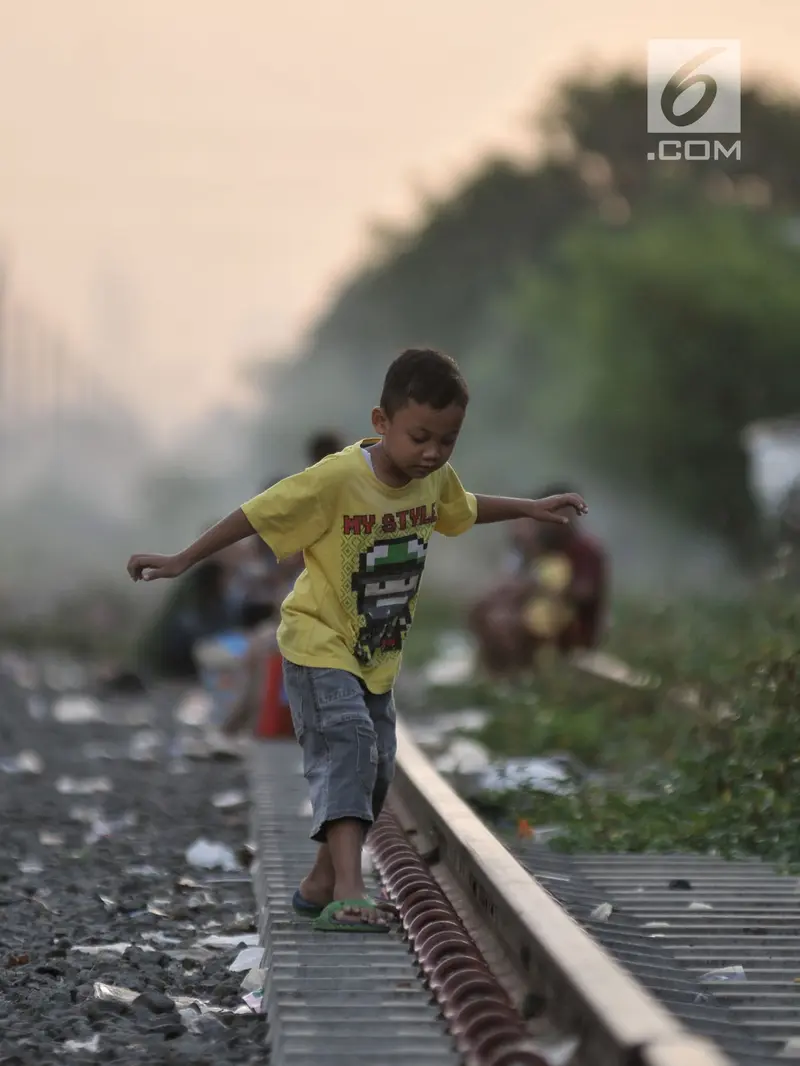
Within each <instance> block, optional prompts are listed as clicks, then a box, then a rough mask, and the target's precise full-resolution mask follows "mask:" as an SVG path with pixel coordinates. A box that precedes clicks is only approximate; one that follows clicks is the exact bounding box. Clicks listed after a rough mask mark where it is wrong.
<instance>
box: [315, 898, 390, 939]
mask: <svg viewBox="0 0 800 1066" xmlns="http://www.w3.org/2000/svg"><path fill="white" fill-rule="evenodd" d="M345 907H352V908H354V909H355V908H356V907H357V908H358V909H359V910H362V911H363V910H374V911H376V912H377V913H378V914H384V916H385V913H386V912H385V911H384V910H383V908H381V907H380V906H378V905H377V904H376V903H375V902H374V900H366V899H336V900H334V901H333V903H329V904H328V906H327V907H326V908H325V910H324V911H323V912H322V913H321V914H320V915H319V917H317V918H315V919H314V921H313V922H312V923H311V925H312V927H313V928H314V929H316V931H317V932H318V933H388V932H389V923H388V922H386V921H384V922H348V921H340V920H338V919H337V918H336V915H337V914H339V913H340V912H341V911H343V910H344V909H345Z"/></svg>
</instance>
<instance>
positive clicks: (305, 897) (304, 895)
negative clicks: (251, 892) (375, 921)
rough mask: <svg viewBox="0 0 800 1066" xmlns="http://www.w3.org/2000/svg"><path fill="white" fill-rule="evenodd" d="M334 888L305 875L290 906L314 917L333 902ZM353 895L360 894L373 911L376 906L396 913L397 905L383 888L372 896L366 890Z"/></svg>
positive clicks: (381, 909) (388, 912) (384, 911)
mask: <svg viewBox="0 0 800 1066" xmlns="http://www.w3.org/2000/svg"><path fill="white" fill-rule="evenodd" d="M334 890H335V886H333V885H330V886H328V885H325V884H323V883H322V882H318V881H313V880H312V879H311V878H310V877H306V878H304V879H303V880H302V881H301V882H300V887H299V888H298V890H297V891H296V892H295V894H294V896H293V897H292V907H293V908H294V910H295V912H296V913H297V914H302V915H304V916H307V917H309V918H316V917H317V916H318V915H319V914H321V913H322V912H323V911H324V910H325V908H326V907H327V906H329V905H330V904H331V903H333V902H334V899H335V896H334ZM355 896H356V898H358V897H359V896H360V897H361V898H362V899H363V900H364V904H365V906H367V907H371V908H372V910H373V911H374V910H375V909H376V908H377V910H378V911H380V912H382V913H383V914H388V915H390V916H396V915H397V907H396V906H395V905H394V904H393V903H392V901H391V900H390V899H389V897H388V896H387V895H386V893H385V891H384V890H383V889H380V890H379V891H378V892H376V893H375V895H374V896H369V895H368V894H367V893H366V892H365V893H363V894H361V893H357V894H355Z"/></svg>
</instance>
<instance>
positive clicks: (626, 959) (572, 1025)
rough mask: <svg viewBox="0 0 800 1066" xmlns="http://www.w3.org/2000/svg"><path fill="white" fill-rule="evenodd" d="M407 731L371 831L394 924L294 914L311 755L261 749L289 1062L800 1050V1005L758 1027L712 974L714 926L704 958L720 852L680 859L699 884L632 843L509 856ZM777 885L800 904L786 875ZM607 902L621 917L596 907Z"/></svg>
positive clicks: (532, 1061) (275, 998) (261, 801)
mask: <svg viewBox="0 0 800 1066" xmlns="http://www.w3.org/2000/svg"><path fill="white" fill-rule="evenodd" d="M398 734H399V735H398V769H397V775H396V779H395V782H394V785H393V787H392V792H391V795H390V801H389V804H388V809H387V810H386V812H385V813H384V814H383V815H382V816H381V819H380V820H379V822H378V824H377V825H376V826H375V827H374V829H373V831H372V833H371V835H370V841H369V844H370V854H371V856H372V861H373V863H374V872H373V876H374V877H375V878H376V880H377V879H378V878H380V881H381V882H382V883H383V885H384V886H385V887H386V889H387V890H388V892H389V895H390V897H391V898H392V899H393V900H394V901H395V903H396V904H397V906H398V909H399V918H400V921H399V924H398V925H397V927H396V928H395V929H394V930H393V931H392V932H391V933H390V934H388V935H386V936H377V935H374V934H372V935H361V934H346V935H344V934H334V935H331V936H324V935H322V934H318V933H314V932H313V931H312V929H311V927H310V924H309V923H308V921H307V920H304V919H302V918H298V917H296V916H295V915H294V914H293V913H292V911H291V909H290V899H291V895H292V892H293V891H294V888H295V887H296V885H297V882H298V880H299V879H300V877H301V876H302V874H303V873H304V871H305V868H306V867H307V865H308V862H309V858H310V856H311V854H312V853H313V847H314V845H313V844H312V843H311V842H310V841H309V839H308V826H309V818H310V812H309V811H308V810H307V806H306V801H305V797H306V792H305V782H304V780H303V778H302V772H301V768H300V763H299V752H298V750H297V748H296V746H295V745H294V744H293V743H291V742H283V741H266V742H262V743H260V744H258V745H255V746H254V747H253V749H252V752H251V754H250V756H249V777H250V782H251V793H252V798H253V830H254V837H255V839H256V842H257V848H258V859H257V863H256V868H255V873H254V889H255V893H256V898H257V901H258V907H259V914H260V924H259V929H260V933H261V939H262V943H263V945H264V949H265V958H264V968H265V972H266V977H265V989H264V1004H265V1009H266V1012H267V1018H268V1022H269V1034H270V1045H271V1051H270V1056H271V1061H272V1063H273V1064H275V1066H284V1064H286V1066H293V1064H298V1066H299V1064H301V1063H308V1064H310V1063H319V1064H320V1066H345V1064H347V1066H350V1064H352V1066H358V1064H366V1063H371V1064H375V1066H380V1064H386V1066H390V1064H398V1066H400V1064H404V1066H405V1064H408V1066H411V1064H414V1066H427V1064H428V1063H430V1064H431V1066H433V1064H439V1063H442V1064H445V1063H447V1064H450V1063H453V1064H456V1063H466V1064H468V1066H544V1064H546V1066H567V1064H570V1066H584V1064H585V1066H616V1064H619V1066H622V1064H625V1066H733V1064H734V1063H737V1062H738V1063H742V1064H743V1066H744V1064H746V1066H761V1064H763V1063H766V1062H769V1061H772V1060H773V1057H774V1055H775V1053H776V1052H782V1053H791V1048H792V1033H793V1032H794V1030H795V1028H797V1029H798V1030H799V1031H800V1012H798V1014H797V1016H796V1017H797V1026H795V1024H794V1023H793V1022H791V1023H788V1024H787V1025H786V1026H781V1025H780V1024H778V1022H777V1021H776V1022H775V1023H774V1025H773V1030H772V1032H771V1034H770V1036H769V1038H767V1039H763V1036H764V1034H763V1033H759V1032H757V1031H756V1029H753V1028H748V1026H747V1024H743V1023H747V1022H749V1020H750V1014H749V1013H748V1011H749V1010H750V1008H751V1007H752V1011H754V1012H755V1014H756V1015H757V1014H758V1009H757V1003H755V1004H753V1003H752V1002H751V1001H750V1000H748V999H747V997H746V995H745V996H742V989H743V988H744V984H739V985H738V987H737V988H734V983H731V984H730V985H724V986H722V985H719V986H716V988H722V989H723V990H724V994H725V997H729V996H731V995H733V997H734V999H735V998H736V995H737V994H738V996H739V997H740V999H739V1000H737V1003H736V1004H735V1005H734V1004H733V1003H732V1001H731V1002H729V1001H728V999H727V998H725V997H719V998H720V999H723V998H725V1002H717V1000H718V996H717V992H716V991H715V986H712V985H710V984H709V983H708V982H706V983H703V982H702V981H701V980H699V978H700V977H702V976H703V974H704V973H706V972H707V971H708V970H711V969H713V968H715V964H718V966H723V965H727V964H728V961H727V960H728V958H729V957H730V952H731V951H732V950H733V948H732V947H731V945H728V946H727V947H726V948H725V950H723V944H722V943H720V944H717V943H716V941H708V940H703V941H702V943H703V944H705V945H707V947H706V948H704V949H703V950H701V951H699V952H698V950H697V948H696V943H695V942H696V940H697V938H696V936H695V935H694V932H693V931H694V930H697V931H699V932H702V930H703V929H704V928H705V926H704V924H703V922H702V921H701V922H698V921H697V920H696V919H697V918H698V916H699V917H700V918H704V919H705V923H706V925H707V924H708V913H709V912H708V911H694V910H692V911H689V910H687V909H686V908H687V906H688V904H689V903H690V902H692V901H693V900H695V894H696V892H699V894H700V895H703V896H705V897H707V898H708V899H711V898H717V897H718V896H719V892H716V889H717V887H718V883H719V882H720V879H722V880H724V878H725V877H726V876H728V874H726V872H725V870H726V868H725V867H724V864H719V863H718V864H717V865H716V866H713V868H712V866H708V865H706V866H705V867H703V862H704V860H703V859H697V860H694V859H687V858H683V859H681V860H680V861H679V860H678V859H675V860H674V862H675V867H674V870H675V871H677V874H678V875H679V879H681V880H686V881H687V882H688V883H689V884H690V885H691V887H690V888H689V889H688V890H683V892H682V893H681V890H675V889H672V890H670V889H669V888H668V884H669V882H670V881H672V880H675V879H676V877H675V876H674V875H673V874H669V870H668V869H667V866H668V860H666V859H663V858H662V859H661V860H660V863H661V865H660V866H659V865H658V864H655V865H653V864H652V863H651V867H650V872H649V873H648V872H647V870H645V869H644V868H639V867H636V868H633V867H632V866H631V862H632V860H631V859H626V857H624V856H620V857H618V858H619V859H620V860H621V862H620V863H619V864H617V865H616V866H615V864H614V860H615V858H617V857H613V856H612V857H608V856H606V857H603V860H602V862H600V861H599V860H598V862H599V865H598V862H595V863H594V865H593V863H592V860H591V859H589V858H582V859H580V860H566V859H564V858H563V857H561V856H556V855H553V854H551V853H550V852H548V851H547V849H545V848H541V847H531V848H526V849H524V850H522V851H520V852H519V853H518V854H516V855H515V854H512V853H511V851H509V850H508V849H507V848H506V847H505V846H504V845H503V843H501V841H500V840H498V839H497V838H496V837H495V836H494V835H493V833H492V832H491V831H490V830H489V829H488V828H487V827H486V826H485V825H484V824H483V823H482V822H481V821H480V820H479V819H478V818H477V817H476V816H475V814H474V813H473V812H472V811H471V809H470V808H469V807H468V806H467V805H466V804H465V803H464V802H463V801H462V800H461V799H460V798H459V797H458V796H457V795H456V794H455V792H454V791H453V790H452V788H451V787H450V786H449V785H448V784H447V783H446V782H445V781H444V780H443V779H442V778H441V777H440V776H439V775H438V774H437V773H436V771H435V770H434V769H433V767H432V766H431V764H430V762H429V761H428V759H427V758H426V757H425V756H424V755H423V753H422V752H421V751H420V749H419V748H418V747H417V745H416V744H415V743H414V741H413V739H412V736H411V734H410V732H409V730H408V728H407V727H406V726H405V725H404V724H402V723H401V724H400V725H399V727H398ZM626 862H627V865H626ZM603 864H605V865H603ZM701 868H703V869H705V870H706V871H707V874H708V876H705V875H704V874H703V873H702V872H701ZM754 870H756V867H755V866H754V865H752V864H750V865H749V866H748V873H746V874H742V873H741V871H739V870H737V872H736V873H733V874H731V877H732V880H731V882H730V883H731V885H732V886H733V888H732V890H731V901H732V900H733V899H734V898H735V896H736V893H737V891H739V892H740V891H741V878H742V877H744V878H745V880H747V879H748V878H752V882H751V883H752V884H753V885H754V886H755V888H756V889H758V888H760V887H761V885H762V884H764V883H765V882H764V881H762V880H761V879H760V878H766V879H768V878H769V877H772V876H775V875H772V874H771V873H763V874H759V873H755V874H754V873H753V871H754ZM668 874H669V876H668ZM737 878H739V879H740V880H739V881H738V882H737V880H736V879H737ZM642 884H645V886H646V887H645V889H644V891H641V892H640V891H639V890H640V888H641V886H642ZM792 885H794V882H792ZM647 886H649V887H652V888H653V889H654V891H653V894H652V895H651V896H649V895H648V887H647ZM695 886H696V887H695ZM737 886H738V888H737ZM661 889H663V891H661ZM712 889H713V890H714V891H713V892H712ZM721 891H722V892H723V894H724V892H725V891H727V890H725V889H722V890H721ZM774 891H775V892H776V893H778V895H779V896H780V898H781V899H784V898H785V892H786V891H788V888H785V889H775V890H774ZM715 893H716V895H715ZM781 893H783V895H781ZM666 894H668V895H666ZM665 895H666V898H665ZM725 898H726V899H727V898H728V896H725ZM739 898H740V902H742V903H743V902H744V900H743V899H742V897H741V895H740V897H739ZM631 900H632V901H633V902H632V903H631ZM798 900H800V895H799V896H798ZM697 901H698V902H703V901H702V900H697ZM604 902H609V903H611V915H610V916H609V917H608V919H607V920H606V921H601V920H599V919H597V918H593V917H591V916H592V915H593V914H596V907H597V905H598V904H601V903H604ZM673 908H675V909H676V911H675V913H673ZM607 909H608V908H606V910H607ZM678 912H679V914H678ZM719 913H720V914H723V913H724V909H723V910H721V911H720V912H719ZM652 915H656V917H651V916H652ZM678 917H680V919H681V921H677V918H678ZM715 918H716V913H715ZM758 920H759V921H761V920H762V919H761V918H759V919H758ZM652 922H657V923H658V928H657V929H656V928H654V927H653V925H652ZM671 922H675V926H674V928H675V932H674V934H672V933H670V932H669V929H671V928H672V925H671V924H670V923H671ZM648 923H649V924H648ZM664 923H667V924H666V925H665V924H664ZM709 935H712V936H713V934H709ZM724 935H725V934H723V938H724ZM742 935H744V934H742ZM768 935H769V934H768V933H764V936H768ZM765 950H766V949H765ZM687 955H688V959H687ZM687 961H688V962H689V963H691V962H692V961H694V966H692V965H688V966H687V965H686V963H687ZM717 968H718V967H717ZM700 971H702V973H701V972H700ZM798 973H800V959H798ZM796 987H797V986H795V988H796ZM729 990H732V992H729ZM792 993H793V990H792V989H791V988H789V989H788V990H787V995H788V996H790V997H791V996H792ZM737 1007H738V1011H737ZM742 1008H744V1010H742ZM779 1015H780V1012H779ZM738 1017H741V1018H742V1024H740V1022H739V1021H737V1018H738Z"/></svg>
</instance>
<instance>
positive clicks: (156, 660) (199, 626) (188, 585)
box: [138, 559, 238, 679]
mask: <svg viewBox="0 0 800 1066" xmlns="http://www.w3.org/2000/svg"><path fill="white" fill-rule="evenodd" d="M226 586H227V574H226V569H225V566H224V565H223V564H222V563H221V562H220V561H219V560H216V559H207V560H206V561H205V562H204V563H202V564H201V565H200V566H198V567H196V568H195V570H194V571H190V572H189V573H188V574H186V575H185V577H183V578H181V580H180V581H178V582H176V584H175V585H174V586H173V587H172V588H171V589H170V594H169V595H167V597H166V598H165V601H164V603H163V604H162V606H161V610H160V611H159V613H158V616H157V617H156V620H155V623H154V624H153V625H152V626H151V627H150V629H149V630H148V631H146V632H145V634H144V636H143V638H142V640H141V642H140V644H139V649H138V660H139V663H140V665H141V667H142V670H143V672H144V673H145V674H147V675H150V676H156V677H169V678H175V679H190V678H196V677H197V669H196V666H195V662H194V658H193V655H192V649H193V648H194V645H195V643H196V642H197V641H199V640H204V639H206V638H208V637H213V636H216V635H217V634H218V633H221V632H224V631H225V630H228V629H231V628H232V627H233V626H235V625H236V624H237V622H238V612H237V611H236V609H234V608H232V606H231V603H230V600H229V597H228V594H227V587H226Z"/></svg>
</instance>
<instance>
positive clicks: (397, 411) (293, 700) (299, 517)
mask: <svg viewBox="0 0 800 1066" xmlns="http://www.w3.org/2000/svg"><path fill="white" fill-rule="evenodd" d="M468 401H469V393H468V391H467V385H466V382H465V381H464V379H463V378H462V376H461V373H460V372H459V369H458V367H457V365H456V364H455V362H454V361H453V360H452V359H450V358H449V357H448V356H446V355H442V354H441V353H440V352H436V351H432V350H430V349H409V350H407V351H405V352H403V353H402V355H400V356H399V357H398V358H397V359H395V361H394V362H393V363H392V365H391V366H390V367H389V370H388V372H387V374H386V378H385V381H384V385H383V391H382V393H381V399H380V406H379V407H376V408H375V409H374V410H373V412H372V424H373V427H374V428H375V431H376V433H377V436H376V437H372V438H369V439H367V440H362V441H359V442H357V443H356V444H352V445H350V446H349V447H347V448H345V449H344V450H343V451H341V452H339V453H338V454H336V455H331V456H329V457H328V458H326V459H323V460H322V462H320V463H317V464H316V465H315V466H312V467H309V468H308V469H307V470H304V471H303V472H302V473H300V474H295V475H294V476H293V477H289V478H286V479H285V480H283V481H281V482H279V483H278V484H277V485H274V486H272V487H271V488H270V489H268V490H267V491H266V492H263V493H261V495H260V496H256V497H255V499H253V500H250V501H249V502H248V503H245V504H244V505H243V506H242V507H241V508H240V509H239V510H237V511H234V512H233V513H232V514H230V515H228V517H227V518H225V519H223V520H222V521H221V522H220V523H218V524H217V525H216V526H214V528H213V529H210V530H208V531H207V532H206V533H204V534H203V535H202V536H201V537H200V538H199V539H198V540H197V541H195V543H194V544H192V545H191V546H190V547H189V548H186V549H185V550H184V551H182V552H180V553H178V554H177V555H134V556H132V557H131V559H130V561H129V562H128V572H129V574H130V576H131V577H132V578H133V580H134V581H138V580H140V579H142V578H143V579H144V580H146V581H149V580H153V579H155V578H160V577H176V576H177V575H178V574H181V573H183V572H184V571H185V570H186V569H188V568H189V567H190V566H194V565H195V564H197V563H198V562H200V561H201V560H202V559H205V558H207V557H208V556H209V555H212V554H214V553H215V552H217V551H219V550H220V549H221V548H224V547H226V546H227V545H229V544H233V543H235V542H236V541H239V540H241V539H243V538H244V537H249V536H251V535H252V534H253V533H258V534H259V535H260V536H261V537H262V538H263V539H264V540H265V541H266V542H267V543H268V544H269V546H270V548H271V549H272V550H273V551H274V552H275V554H276V555H277V556H278V557H279V558H284V557H286V556H289V555H291V554H292V553H293V552H297V551H302V552H303V553H304V557H305V564H306V569H305V570H304V571H303V573H302V574H301V575H300V577H299V578H298V580H297V583H296V585H295V587H294V589H293V591H292V593H291V594H290V595H289V596H288V597H287V599H286V600H285V601H284V604H283V609H282V621H281V626H280V629H279V631H278V643H279V645H280V649H281V653H282V654H283V658H284V677H285V682H286V691H287V694H288V697H289V703H290V706H291V711H292V719H293V722H294V727H295V731H296V733H297V738H298V740H299V742H300V744H301V746H302V749H303V760H304V765H305V774H306V778H307V780H308V782H309V785H310V790H311V803H312V809H313V824H312V832H311V836H312V839H313V840H316V841H317V842H318V843H319V845H320V846H319V850H318V852H317V858H316V861H315V863H314V866H313V868H312V870H311V871H310V873H309V874H308V876H307V877H306V878H305V879H304V881H303V882H302V884H301V885H300V888H299V890H298V892H297V893H296V894H295V899H294V905H295V909H297V910H301V911H303V912H305V913H309V914H312V913H313V914H316V915H317V917H316V920H315V923H314V925H315V928H317V929H320V930H324V931H333V930H339V931H347V932H351V931H357V932H361V931H364V932H366V931H370V932H385V931H386V930H387V928H388V924H387V918H386V915H385V913H384V912H383V910H382V908H381V906H380V904H379V903H377V902H376V901H375V900H372V899H370V898H369V896H368V895H367V892H366V888H365V886H364V881H363V877H362V874H361V848H362V845H363V842H364V836H365V832H366V830H367V829H368V828H369V826H370V825H371V824H372V823H373V821H374V820H375V819H376V818H377V816H378V814H379V813H380V810H381V808H382V806H383V802H384V800H385V799H386V794H387V792H388V789H389V784H390V782H391V780H392V776H393V772H394V757H395V750H396V739H395V721H396V719H395V709H394V702H393V699H392V685H393V682H394V678H395V675H396V673H397V670H398V668H399V665H400V652H401V649H402V645H403V641H404V639H405V636H406V634H407V632H408V630H409V628H410V626H411V621H412V617H413V614H414V608H415V606H416V600H417V593H418V590H419V584H420V579H421V577H422V571H423V568H424V566H425V560H426V556H427V550H428V542H429V540H430V537H431V534H432V533H433V532H434V530H436V531H437V532H439V533H443V534H444V535H445V536H451V537H453V536H458V535H459V534H461V533H465V532H466V531H467V530H468V529H470V528H471V527H472V525H473V524H474V523H475V522H482V523H483V522H503V521H511V520H513V519H516V518H533V519H537V520H539V521H543V522H553V523H557V524H564V523H566V522H567V521H568V519H567V518H566V517H564V516H563V515H562V514H561V513H560V512H562V511H564V510H565V509H567V508H572V509H574V510H575V511H576V512H577V513H578V514H585V513H586V510H587V508H586V504H585V503H584V501H583V499H582V498H581V497H580V496H578V495H576V494H575V493H567V494H564V495H560V496H553V497H549V498H547V499H543V500H516V499H507V498H503V497H500V496H474V495H472V494H471V493H467V492H465V491H464V489H463V488H462V486H461V482H460V481H459V479H458V477H457V475H456V473H455V471H454V470H453V468H452V467H451V466H450V464H449V462H448V460H449V458H450V456H451V454H452V452H453V448H454V447H455V444H456V440H457V439H458V435H459V432H460V431H461V426H462V423H463V421H464V416H465V414H466V409H467V403H468Z"/></svg>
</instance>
